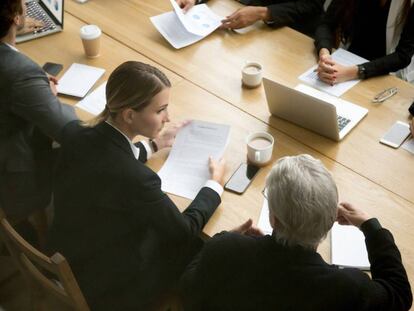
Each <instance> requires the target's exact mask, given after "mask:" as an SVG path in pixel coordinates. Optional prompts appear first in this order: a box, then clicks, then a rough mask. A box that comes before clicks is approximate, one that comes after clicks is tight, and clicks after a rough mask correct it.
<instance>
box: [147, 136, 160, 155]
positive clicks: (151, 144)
mask: <svg viewBox="0 0 414 311" xmlns="http://www.w3.org/2000/svg"><path fill="white" fill-rule="evenodd" d="M149 143H150V146H151V149H152V152H153V153H155V152H157V151H158V146H157V144H156V143H155V141H154V140H153V139H150V140H149Z"/></svg>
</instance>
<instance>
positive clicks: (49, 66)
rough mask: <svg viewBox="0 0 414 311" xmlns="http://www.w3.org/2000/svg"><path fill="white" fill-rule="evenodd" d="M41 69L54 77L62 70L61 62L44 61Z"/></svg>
mask: <svg viewBox="0 0 414 311" xmlns="http://www.w3.org/2000/svg"><path fill="white" fill-rule="evenodd" d="M42 68H43V70H44V71H46V72H47V73H48V74H50V75H51V76H54V77H56V76H57V75H58V74H59V72H61V71H62V69H63V65H62V64H56V63H49V62H48V63H46V64H44V65H43V67H42Z"/></svg>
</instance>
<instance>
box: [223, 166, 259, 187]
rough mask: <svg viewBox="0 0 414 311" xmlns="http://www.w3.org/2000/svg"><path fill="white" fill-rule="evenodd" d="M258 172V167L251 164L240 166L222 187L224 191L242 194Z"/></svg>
mask: <svg viewBox="0 0 414 311" xmlns="http://www.w3.org/2000/svg"><path fill="white" fill-rule="evenodd" d="M259 170H260V168H259V167H257V166H254V165H251V164H247V163H242V164H240V166H239V167H238V168H237V170H236V171H235V172H234V173H233V175H232V176H231V177H230V179H229V180H228V182H227V183H226V184H225V185H224V189H226V190H229V191H231V192H235V193H237V194H242V193H243V192H245V191H246V189H247V187H248V186H249V185H250V183H251V182H252V180H253V178H254V177H255V176H256V174H257V172H258V171H259Z"/></svg>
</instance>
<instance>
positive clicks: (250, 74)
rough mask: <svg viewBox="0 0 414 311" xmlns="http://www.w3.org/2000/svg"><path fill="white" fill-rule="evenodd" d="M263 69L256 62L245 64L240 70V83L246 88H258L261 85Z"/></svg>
mask: <svg viewBox="0 0 414 311" xmlns="http://www.w3.org/2000/svg"><path fill="white" fill-rule="evenodd" d="M262 72H263V67H262V65H261V64H259V63H258V62H246V64H245V65H244V67H243V69H242V82H243V85H244V86H246V87H248V88H255V87H258V86H259V85H260V84H261V83H262Z"/></svg>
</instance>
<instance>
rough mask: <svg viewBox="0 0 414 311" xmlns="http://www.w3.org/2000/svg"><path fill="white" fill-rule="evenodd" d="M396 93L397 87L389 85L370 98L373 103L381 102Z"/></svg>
mask: <svg viewBox="0 0 414 311" xmlns="http://www.w3.org/2000/svg"><path fill="white" fill-rule="evenodd" d="M397 93H398V89H397V88H396V87H391V88H389V89H385V90H383V91H381V92H380V93H378V94H377V95H375V96H374V98H373V99H372V102H373V103H382V102H383V101H385V100H386V99H388V98H390V97H391V96H394V95H395V94H397Z"/></svg>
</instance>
